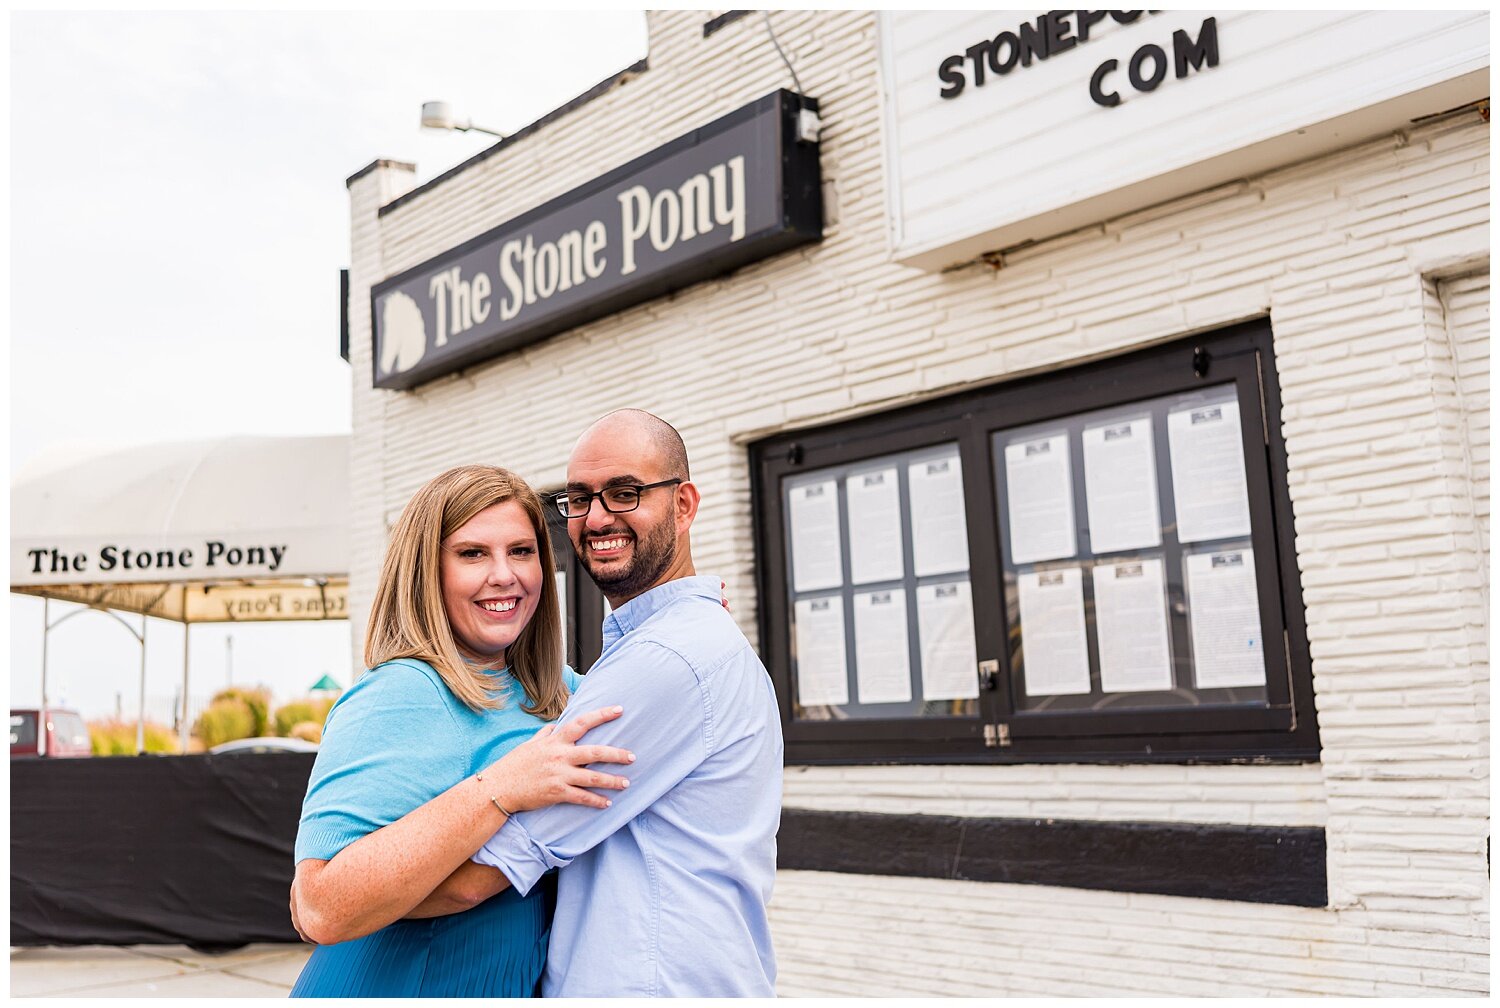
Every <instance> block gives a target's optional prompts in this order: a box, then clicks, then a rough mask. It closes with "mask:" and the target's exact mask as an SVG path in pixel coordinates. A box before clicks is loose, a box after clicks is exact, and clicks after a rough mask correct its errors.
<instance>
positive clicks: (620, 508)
mask: <svg viewBox="0 0 1500 1008" xmlns="http://www.w3.org/2000/svg"><path fill="white" fill-rule="evenodd" d="M685 482H687V481H686V480H683V479H669V480H662V481H661V482H660V483H646V484H644V485H642V484H638V483H620V484H618V485H616V486H607V487H605V488H604V489H603V490H600V491H599V492H597V493H589V492H587V491H585V490H564V491H563V492H562V493H558V494H553V495H552V503H554V504H556V505H557V510H558V513H559V514H561V515H562V516H563V517H564V518H585V517H587V516H588V513H589V508H591V507H593V506H594V498H595V497H597V498H599V503H600V504H602V505H603V506H604V510H606V511H608V512H609V513H610V514H624V513H625V512H627V511H634V510H635V509H636V508H638V507H640V506H641V494H643V493H645V492H646V491H647V490H655V489H656V488H657V487H664V486H671V485H673V484H674V483H685Z"/></svg>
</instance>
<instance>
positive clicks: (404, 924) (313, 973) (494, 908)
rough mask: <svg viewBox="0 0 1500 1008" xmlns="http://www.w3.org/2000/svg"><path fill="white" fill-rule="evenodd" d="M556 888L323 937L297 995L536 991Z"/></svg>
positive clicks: (529, 993)
mask: <svg viewBox="0 0 1500 1008" xmlns="http://www.w3.org/2000/svg"><path fill="white" fill-rule="evenodd" d="M543 882H544V883H551V882H552V879H551V878H547V879H544V880H543ZM549 888H550V886H549V885H547V884H542V885H538V886H537V887H536V888H535V889H534V890H532V893H531V895H530V896H525V897H523V896H518V895H517V894H516V891H515V890H514V889H506V890H505V891H504V892H502V893H500V894H498V895H496V896H492V897H490V898H489V899H487V900H485V901H484V902H483V903H481V904H479V906H477V907H474V908H473V909H472V910H465V911H464V912H463V913H456V914H450V915H448V916H447V917H429V918H426V919H424V920H401V921H397V922H396V923H394V924H391V925H389V926H387V927H383V928H381V929H380V930H379V931H376V932H375V933H374V934H370V935H366V936H365V937H363V938H356V939H354V940H353V941H346V942H340V943H339V944H337V945H319V946H318V947H317V948H316V949H314V950H313V954H312V957H311V958H310V959H308V960H307V965H306V966H304V967H303V969H302V975H301V976H299V977H298V978H297V983H296V985H295V986H294V987H293V988H292V994H291V996H292V997H532V996H534V995H535V994H536V992H537V984H538V982H539V981H540V980H541V977H542V970H543V969H544V968H545V967H546V965H547V934H548V931H549V928H550V922H551V905H552V900H551V899H550V898H549V896H550V893H549V892H547V891H546V890H548V889H549Z"/></svg>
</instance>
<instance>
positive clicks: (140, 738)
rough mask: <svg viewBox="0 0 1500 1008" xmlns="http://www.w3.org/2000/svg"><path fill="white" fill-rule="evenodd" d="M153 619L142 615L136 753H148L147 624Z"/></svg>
mask: <svg viewBox="0 0 1500 1008" xmlns="http://www.w3.org/2000/svg"><path fill="white" fill-rule="evenodd" d="M150 621H151V617H150V616H147V615H146V614H145V613H141V696H140V704H139V706H138V707H137V711H138V713H137V716H136V719H135V751H136V752H137V753H143V752H145V751H146V624H147V623H149V622H150Z"/></svg>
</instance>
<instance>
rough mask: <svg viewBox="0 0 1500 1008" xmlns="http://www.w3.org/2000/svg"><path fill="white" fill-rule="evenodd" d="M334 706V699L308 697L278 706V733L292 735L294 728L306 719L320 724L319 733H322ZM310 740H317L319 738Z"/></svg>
mask: <svg viewBox="0 0 1500 1008" xmlns="http://www.w3.org/2000/svg"><path fill="white" fill-rule="evenodd" d="M332 706H333V700H331V699H328V698H323V699H311V698H309V699H307V700H293V701H291V702H290V703H285V704H282V705H281V706H280V707H278V708H276V734H277V735H285V736H290V737H300V736H292V728H293V727H294V726H295V725H298V724H301V723H302V722H304V721H311V722H312V723H313V724H315V725H317V726H318V734H319V735H322V725H323V722H324V721H326V720H328V708H330V707H332ZM310 741H313V742H316V741H317V739H311V740H310Z"/></svg>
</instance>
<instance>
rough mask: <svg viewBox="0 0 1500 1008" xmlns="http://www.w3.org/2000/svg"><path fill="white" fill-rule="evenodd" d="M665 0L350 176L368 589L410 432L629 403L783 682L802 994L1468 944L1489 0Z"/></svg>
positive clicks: (1468, 956)
mask: <svg viewBox="0 0 1500 1008" xmlns="http://www.w3.org/2000/svg"><path fill="white" fill-rule="evenodd" d="M716 14H719V15H720V16H718V17H715V15H716ZM1096 15H1097V16H1096ZM649 26H650V51H649V56H648V58H647V59H646V60H643V61H642V62H641V63H640V64H637V65H636V66H635V67H633V68H631V69H629V70H627V71H624V72H622V73H621V74H619V75H617V76H616V77H614V78H611V79H610V80H608V81H605V82H603V83H602V84H601V85H600V86H599V87H598V88H596V89H595V90H594V91H593V92H590V93H589V94H588V95H584V96H581V97H580V99H579V100H578V101H576V102H574V103H572V104H571V105H569V106H567V107H565V108H563V109H559V110H558V111H557V112H555V113H553V114H552V115H549V116H548V117H546V118H544V119H543V120H540V121H539V122H538V123H536V124H534V125H533V126H532V127H528V128H527V129H526V130H523V131H522V132H521V133H519V134H517V135H516V136H514V137H511V138H509V139H507V140H505V141H503V142H501V143H499V144H497V145H496V146H495V147H494V148H492V149H490V150H488V151H486V152H484V153H483V154H481V155H479V156H477V157H476V158H473V159H471V161H469V162H467V163H466V164H464V165H461V166H459V167H457V168H455V169H454V170H452V171H450V172H448V173H445V174H444V175H443V176H440V177H439V178H437V179H434V180H433V181H432V182H429V183H427V184H424V185H422V186H420V187H416V186H414V181H413V170H412V168H411V166H409V165H402V164H398V163H394V162H387V161H377V162H374V163H373V164H372V165H370V166H369V167H368V168H366V169H364V170H363V171H361V172H360V173H358V174H356V175H355V176H354V177H352V178H351V179H350V180H349V191H350V199H351V206H352V261H351V264H350V278H349V300H348V305H347V308H348V315H349V348H350V361H351V364H352V370H353V382H354V405H353V409H354V416H353V442H352V451H351V485H352V487H353V536H352V545H353V550H352V554H353V556H352V570H351V585H350V607H351V611H352V619H351V625H352V627H353V629H354V634H355V638H356V641H358V640H359V639H361V638H362V632H363V625H364V624H363V621H364V618H365V614H366V613H367V612H368V607H369V603H370V599H371V596H372V593H373V589H374V584H375V579H376V576H377V574H378V570H379V565H380V561H381V557H382V555H383V551H384V547H385V542H386V536H387V532H388V529H389V527H390V525H391V524H392V523H393V522H394V520H395V517H396V515H397V514H398V513H399V511H400V509H401V508H402V506H403V505H404V504H405V502H406V501H407V499H408V498H409V497H410V495H411V493H412V492H413V491H414V490H415V489H416V488H417V487H419V486H420V485H421V484H422V483H423V482H425V481H426V480H427V479H429V478H430V477H431V476H433V475H434V474H436V473H437V472H439V471H441V470H442V469H444V468H446V467H448V466H451V465H457V464H462V463H467V462H473V461H485V462H491V463H495V464H499V465H503V466H506V467H508V468H511V469H513V470H515V471H517V472H519V473H520V474H522V475H523V476H525V477H526V478H527V479H529V480H530V481H531V482H532V483H533V485H535V486H537V487H538V488H539V489H542V490H549V489H555V488H557V487H559V486H560V485H561V484H562V482H563V479H564V469H565V464H566V459H567V455H568V452H569V450H570V448H571V446H572V443H573V441H574V439H575V438H576V437H577V435H578V433H579V432H580V431H581V430H582V429H583V427H584V426H586V425H587V424H588V423H589V422H590V421H591V420H593V419H594V418H596V417H597V416H600V415H602V414H604V413H606V412H608V411H610V410H612V409H616V408H620V407H624V406H633V407H639V408H643V409H647V410H650V411H652V412H654V413H657V414H658V415H660V416H662V417H664V418H665V419H667V420H669V421H670V422H672V423H673V424H674V425H675V426H676V427H677V428H678V429H679V430H680V431H681V433H682V435H683V437H684V439H685V441H686V443H687V446H688V449H689V453H690V456H691V461H692V470H693V478H694V481H695V482H696V483H697V484H698V485H699V486H700V488H701V489H702V491H703V498H704V505H703V508H702V510H701V512H700V515H699V519H698V521H697V523H696V524H695V526H694V530H693V541H694V542H693V545H694V555H695V559H696V560H697V563H698V568H699V570H700V571H701V572H704V573H710V572H712V573H719V574H721V575H722V576H723V577H724V578H725V580H726V581H727V583H728V593H729V595H730V597H731V599H732V601H733V613H734V615H735V617H736V619H737V620H738V621H739V623H740V625H741V627H742V628H743V629H744V631H745V633H746V634H747V636H749V637H750V639H751V641H752V642H753V643H755V644H756V646H757V648H758V650H759V651H760V653H761V655H762V657H763V659H764V660H765V663H766V665H767V667H768V668H769V669H770V670H771V672H772V675H773V678H775V680H776V685H777V690H778V694H779V695H780V696H781V699H782V703H783V708H784V710H783V713H784V718H785V722H784V728H785V731H786V736H787V740H788V747H787V753H788V766H787V770H786V778H785V806H784V808H785V811H784V820H783V831H782V836H781V840H780V846H781V861H782V864H783V866H784V869H783V870H782V871H781V872H780V874H779V877H778V880H777V887H776V893H775V897H774V900H773V906H772V910H773V924H774V928H775V938H776V942H777V953H778V957H779V961H780V970H781V976H780V981H779V986H778V989H779V992H780V993H782V994H784V995H846V994H847V995H902V994H935V995H1020V994H1044V995H1075V994H1078V995H1108V994H1175V995H1199V994H1202V995H1220V994H1234V995H1258V994H1259V995H1289V994H1306V993H1312V994H1348V995H1360V994H1376V995H1398V994H1436V993H1482V992H1486V991H1487V990H1488V985H1489V979H1488V977H1489V965H1488V944H1489V927H1488V890H1489V869H1488V836H1489V802H1488V793H1489V778H1488V749H1489V728H1488V713H1489V707H1488V659H1487V639H1488V590H1489V589H1488V563H1489V560H1488V515H1489V506H1488V303H1489V298H1488V283H1489V282H1488V262H1489V259H1488V257H1489V240H1488V233H1489V189H1488V156H1489V123H1488V94H1487V89H1488V47H1487V46H1488V43H1487V39H1488V21H1487V16H1486V15H1484V14H1416V15H1379V14H1348V13H1346V14H1340V15H1302V14H1265V13H1260V14H1244V13H1238V14H1237V13H1223V14H1218V15H1215V16H1212V17H1209V16H1205V15H1201V14H1199V15H1192V16H1189V15H1185V14H1178V13H1159V14H1149V13H1146V12H1112V13H1111V12H1052V13H1050V14H1049V13H1046V12H1040V11H1033V12H988V13H981V12H964V13H962V14H952V15H947V14H944V15H939V14H894V13H892V14H879V15H877V14H872V13H867V12H845V13H828V12H776V13H773V14H771V15H770V17H769V25H768V24H767V20H766V19H765V18H763V17H762V15H760V14H759V13H756V14H751V15H748V16H736V13H735V12H731V13H730V14H728V15H723V14H721V13H720V12H690V11H674V12H665V13H653V14H651V15H649ZM770 31H774V33H775V38H776V40H778V41H779V43H780V45H781V48H782V49H784V50H785V52H786V56H787V59H788V60H789V62H790V66H788V63H787V62H784V61H783V58H782V57H781V56H780V55H779V54H778V51H777V48H776V46H775V45H773V43H772V38H771V36H770V34H769V32H770ZM794 78H795V79H794ZM783 89H784V90H783ZM814 119H815V120H816V122H815V123H814V122H813V120H814ZM674 138H675V139H674ZM735 144H741V145H742V146H735ZM716 145H718V146H716ZM736 158H738V159H739V161H738V164H737V163H736ZM674 172H675V173H676V174H674ZM679 176H680V177H679ZM700 178H701V182H693V181H692V180H693V179H700ZM632 194H634V195H632ZM663 194H666V195H663ZM591 200H592V201H593V202H589V201H591ZM632 200H634V202H632ZM600 207H603V208H604V209H603V210H600V209H599V208H600ZM596 211H597V212H596ZM814 211H816V212H814ZM607 212H608V213H615V214H617V216H615V217H609V216H608V213H607ZM632 214H634V216H632ZM570 215H571V216H570ZM758 215H761V216H758ZM596 223H597V224H598V228H597V229H596V230H593V231H591V230H590V229H591V227H593V226H594V225H595V224H596ZM689 223H691V226H685V225H688V224H689ZM548 228H551V229H552V230H551V231H550V232H549V231H548V230H547V229H548ZM653 229H654V230H653ZM570 234H571V235H573V236H574V237H571V238H565V236H567V235H570ZM527 240H533V243H532V246H531V247H532V249H533V252H532V254H531V255H529V256H528V255H527V254H526V252H525V248H526V244H525V243H526V241H527ZM512 242H514V243H515V244H514V245H510V244H509V243H512ZM629 242H634V243H635V250H638V251H639V252H640V255H639V261H638V263H636V268H635V269H634V270H630V271H626V272H621V271H622V270H623V269H624V265H625V264H624V262H623V256H624V254H625V252H626V248H625V246H624V245H622V244H621V243H629ZM569 243H571V244H569ZM695 243H696V244H695ZM549 245H550V247H552V248H553V251H552V252H551V253H550V258H549V254H548V253H547V252H546V251H544V249H545V248H546V247H548V246H549ZM648 246H649V248H650V249H651V250H653V251H647V249H648ZM507 248H512V249H513V251H511V252H509V253H508V252H507V251H506V249H507ZM590 250H592V251H590ZM507 256H509V263H510V265H511V267H512V269H511V272H510V273H509V274H507V273H506V271H505V267H506V262H507ZM466 257H467V258H466ZM570 263H571V266H570V265H569V264H570ZM486 264H488V265H486ZM455 270H456V271H457V272H456V273H454V272H453V271H455ZM486 270H488V273H486ZM528 270H530V271H531V272H530V273H528V272H527V271H528ZM481 274H485V275H484V279H482V280H481V279H479V278H480V276H481ZM449 276H452V277H455V279H452V280H445V279H436V278H441V277H449ZM528 278H529V279H528ZM460 290H462V292H463V293H462V297H461V298H460V297H459V295H458V294H457V293H456V292H458V291H460ZM424 297H425V298H426V300H424ZM403 299H404V300H403ZM570 299H571V300H570ZM591 299H592V300H591ZM392 303H395V304H397V305H398V307H396V308H392V307H390V306H391V305H392ZM440 303H441V304H442V305H443V308H442V309H441V310H442V311H443V313H444V314H443V317H442V319H441V321H438V320H437V317H436V314H435V313H436V312H437V311H438V308H437V306H438V304H440ZM403 313H404V314H403ZM507 316H508V317H507ZM460 320H461V321H460ZM403 326H404V327H405V328H403ZM506 326H509V327H510V328H508V329H507V328H505V327H506ZM486 327H488V328H486ZM528 327H529V328H528ZM559 576H560V577H563V578H565V579H566V580H567V583H568V585H569V590H568V592H567V595H566V597H567V599H568V606H569V626H570V653H571V654H572V655H573V658H574V661H575V663H577V664H579V665H581V666H586V665H587V663H588V661H589V659H590V648H591V647H593V648H595V649H596V648H597V625H596V622H595V621H596V620H597V617H598V614H599V607H600V603H599V601H598V599H597V596H591V595H590V591H589V589H588V588H587V586H585V585H583V584H581V583H579V579H578V578H577V577H576V572H573V571H568V570H564V571H562V572H560V575H559ZM1195 603H1197V604H1195ZM591 624H593V625H594V629H592V630H591V629H590V625H591ZM357 650H358V648H357V647H356V651H357ZM356 661H358V658H357V657H356Z"/></svg>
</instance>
